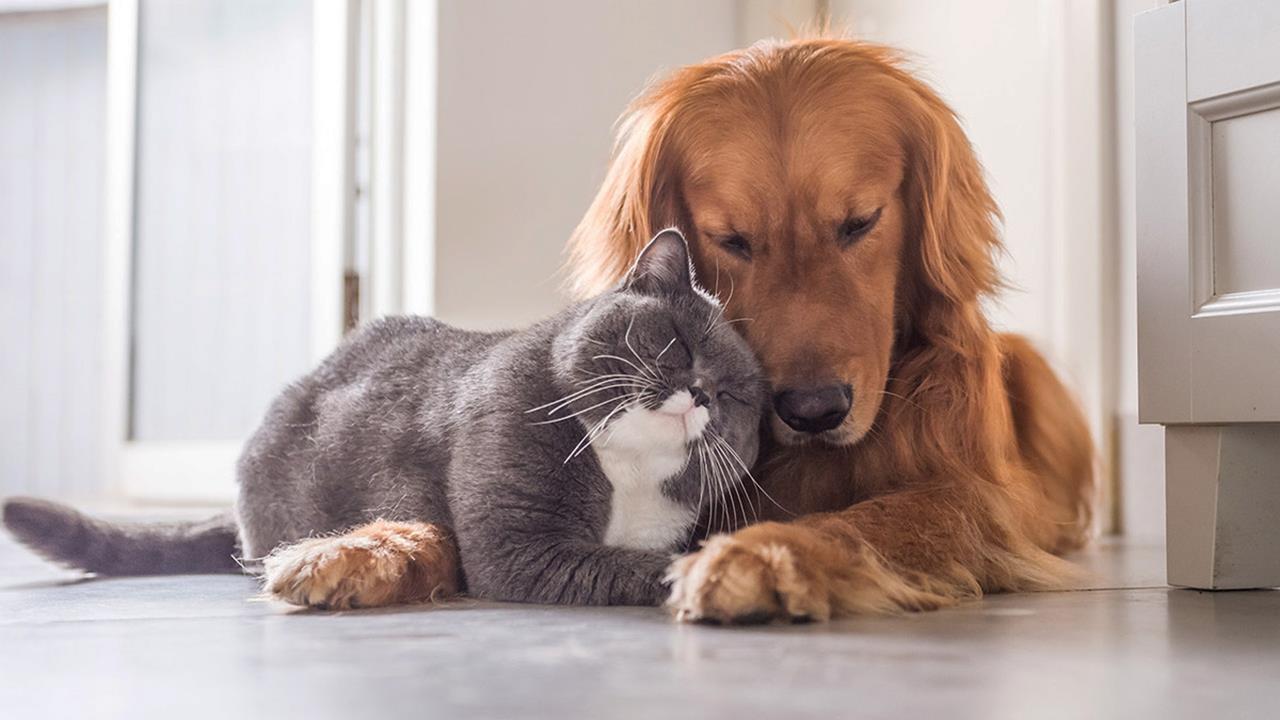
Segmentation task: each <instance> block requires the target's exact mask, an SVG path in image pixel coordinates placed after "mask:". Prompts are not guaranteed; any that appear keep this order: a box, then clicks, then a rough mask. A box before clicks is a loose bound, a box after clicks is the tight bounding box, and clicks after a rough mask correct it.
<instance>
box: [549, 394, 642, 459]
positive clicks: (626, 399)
mask: <svg viewBox="0 0 1280 720" xmlns="http://www.w3.org/2000/svg"><path fill="white" fill-rule="evenodd" d="M634 399H635V395H634V394H630V395H623V396H622V397H621V398H618V400H617V402H618V404H617V406H615V407H614V408H613V409H612V410H610V411H609V412H608V413H607V414H605V416H604V417H602V418H600V420H599V421H598V422H596V424H595V425H592V426H591V428H590V429H588V430H587V432H586V434H585V435H583V436H582V439H581V440H579V441H578V444H577V445H576V446H575V447H574V448H573V450H572V451H571V452H570V453H569V456H568V457H566V458H565V459H564V464H566V465H567V464H569V461H570V460H572V459H574V458H575V457H577V456H578V455H581V454H582V453H583V452H585V451H586V449H587V448H589V447H591V444H592V443H594V442H595V441H596V438H598V437H600V434H601V433H602V432H603V431H604V429H605V427H607V426H608V424H609V420H611V419H612V418H613V416H614V415H617V414H618V411H619V410H623V409H624V408H626V407H627V406H628V405H629V404H630V403H631V402H633V401H634Z"/></svg>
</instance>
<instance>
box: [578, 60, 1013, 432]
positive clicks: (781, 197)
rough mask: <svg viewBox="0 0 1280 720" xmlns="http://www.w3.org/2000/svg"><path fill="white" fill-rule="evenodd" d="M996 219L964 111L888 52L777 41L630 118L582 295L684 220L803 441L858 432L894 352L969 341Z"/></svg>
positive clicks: (603, 196)
mask: <svg viewBox="0 0 1280 720" xmlns="http://www.w3.org/2000/svg"><path fill="white" fill-rule="evenodd" d="M997 221H998V213H997V210H996V207H995V204H994V203H993V201H992V199H991V196H990V193H989V191H988V189H987V186H986V183H985V181H984V179H983V175H982V169H981V167H980V166H979V164H978V162H977V160H976V158H975V157H974V154H973V151H972V148H971V146H970V145H969V142H968V140H967V139H966V137H965V135H964V133H963V131H962V130H961V128H960V126H959V123H958V122H957V120H956V118H955V115H954V114H953V113H952V111H951V110H950V109H949V108H948V107H947V106H946V104H945V103H943V102H942V101H941V100H940V99H939V98H938V96H937V95H936V94H935V93H934V92H933V91H932V90H930V89H929V88H928V87H927V86H926V85H924V84H923V83H921V82H920V81H919V80H917V79H915V78H913V77H912V76H911V75H910V74H909V73H907V72H906V71H904V70H903V69H901V66H900V63H899V62H898V60H897V58H896V56H895V55H894V53H893V52H892V51H890V50H888V49H885V48H882V47H879V46H874V45H868V44H864V43H857V42H851V41H845V40H830V39H819V40H803V41H795V42H790V43H772V44H759V45H756V46H753V47H751V48H748V49H746V50H742V51H738V52H733V53H729V54H727V55H724V56H720V57H717V58H713V59H711V60H709V61H707V62H706V63H703V64H700V65H694V66H690V67H686V68H683V69H681V70H678V71H676V72H675V73H674V74H672V75H671V76H669V77H667V78H665V79H664V80H661V81H659V82H658V83H657V84H656V85H654V86H653V87H651V88H649V89H648V90H647V91H646V92H645V93H644V94H643V95H642V96H641V97H640V98H639V99H638V100H637V101H636V102H635V104H634V105H633V106H632V108H631V109H630V110H629V111H628V113H627V115H626V116H625V117H624V118H623V121H622V125H621V129H620V135H619V139H618V145H617V148H616V150H615V157H614V160H613V163H612V165H611V167H610V170H609V173H608V176H607V178H606V179H605V183H604V186H603V187H602V188H601V190H600V193H599V194H598V195H597V197H596V199H595V201H594V203H593V204H592V206H591V208H590V210H589V211H588V213H587V215H586V217H585V218H584V219H583V221H582V224H581V225H580V226H579V227H578V229H577V231H576V232H575V234H574V237H573V239H572V241H571V252H572V258H573V259H572V271H573V273H574V277H575V281H576V283H577V287H578V289H579V290H580V291H581V292H583V293H590V292H595V291H597V290H599V289H601V288H603V287H606V286H607V285H608V284H610V283H612V282H614V281H615V280H616V279H617V278H619V277H621V276H622V274H623V273H625V272H626V269H627V267H628V266H629V263H630V262H631V261H632V259H633V258H634V256H635V254H636V252H638V250H639V248H640V247H641V246H642V245H643V243H644V241H645V240H646V239H647V238H648V237H649V235H650V234H651V233H652V232H653V231H654V230H655V229H659V228H662V227H665V226H668V225H678V226H679V227H681V228H683V229H684V230H685V232H686V234H687V236H688V238H689V241H690V244H691V248H692V252H693V256H694V257H693V259H694V263H695V265H696V267H697V270H698V274H699V277H700V278H701V279H702V281H703V283H704V284H706V285H708V286H709V289H711V290H713V291H714V292H715V293H716V294H717V295H718V296H719V297H720V298H721V299H722V300H723V301H724V302H725V303H726V304H727V312H726V314H725V318H726V320H727V321H731V322H738V323H739V325H738V327H739V329H740V330H741V331H742V333H743V334H744V335H745V336H746V337H747V339H748V340H749V342H750V343H751V345H752V347H753V348H754V349H755V350H756V352H757V353H758V354H759V356H760V360H761V363H762V365H763V366H764V368H765V371H766V373H767V375H768V377H769V380H770V382H771V384H772V388H773V393H774V395H773V407H774V413H773V416H772V426H773V429H774V433H775V436H776V437H777V438H778V439H779V440H781V441H782V442H785V443H797V442H802V441H804V440H807V439H811V438H817V439H820V440H822V441H824V442H826V443H829V444H833V445H848V444H851V443H855V442H857V441H858V440H859V439H861V438H862V437H863V436H864V435H865V434H866V433H867V431H868V429H869V428H871V426H872V424H873V423H874V422H875V420H876V417H877V414H878V413H879V411H880V408H881V405H882V400H883V398H884V397H885V396H886V394H887V390H886V383H887V380H888V378H889V374H890V371H891V365H892V363H893V361H894V358H895V353H896V352H900V351H902V350H904V349H907V348H911V347H918V346H923V345H931V346H935V347H946V346H948V345H951V346H955V345H958V344H963V343H965V342H968V341H969V337H970V336H971V335H972V334H971V333H966V332H965V330H966V328H968V327H971V326H972V325H973V323H974V322H976V313H978V301H979V299H980V298H981V297H982V296H983V295H984V294H987V293H990V292H992V291H993V290H994V289H995V288H996V287H997V284H998V276H997V273H996V270H995V266H994V263H993V258H992V255H993V251H994V250H995V249H996V248H997V246H998V242H999V241H998V236H997V232H996V222H997Z"/></svg>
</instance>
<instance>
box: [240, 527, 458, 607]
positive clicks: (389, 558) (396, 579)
mask: <svg viewBox="0 0 1280 720" xmlns="http://www.w3.org/2000/svg"><path fill="white" fill-rule="evenodd" d="M263 568H264V576H265V577H264V579H265V589H266V591H267V592H268V593H270V594H271V595H273V596H275V597H277V598H279V599H281V600H284V601H286V602H290V603H294V604H295V605H306V606H310V607H317V608H325V609H346V608H357V607H377V606H382V605H396V604H401V603H411V602H418V601H422V600H429V599H434V598H438V597H447V596H449V595H452V594H454V593H456V592H458V579H457V578H458V548H457V545H456V544H455V542H454V539H453V535H452V534H451V533H450V532H449V531H448V530H446V529H444V528H441V527H439V526H437V525H429V524H426V523H403V522H388V521H385V520H377V521H375V522H371V523H369V524H367V525H361V526H360V527H357V528H355V529H353V530H351V531H349V532H347V533H345V534H342V535H334V536H329V537H320V538H312V539H309V540H302V541H300V542H297V543H294V544H292V545H285V546H282V547H279V548H277V549H276V550H274V551H273V552H272V553H271V554H270V555H268V556H267V558H266V559H265V560H264V562H263Z"/></svg>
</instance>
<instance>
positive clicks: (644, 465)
mask: <svg viewBox="0 0 1280 720" xmlns="http://www.w3.org/2000/svg"><path fill="white" fill-rule="evenodd" d="M695 412H701V413H704V414H705V412H706V410H705V409H704V408H698V409H697V410H695ZM700 422H701V424H702V425H705V420H704V419H700ZM698 431H699V432H701V427H700V426H699V428H698ZM685 434H686V430H685V428H684V427H683V426H682V425H681V424H680V422H679V421H678V420H673V419H672V417H671V416H670V415H663V414H661V413H658V412H654V411H646V410H632V411H629V412H627V413H626V414H624V415H623V416H622V417H621V418H619V419H618V420H617V421H616V422H615V423H613V425H611V426H610V429H609V430H607V431H606V432H605V434H604V436H602V437H601V439H600V441H598V442H597V443H595V444H594V445H593V446H592V448H593V449H594V450H595V454H596V458H597V459H598V460H599V461H600V467H601V468H602V469H603V470H604V474H605V477H607V478H608V479H609V483H610V484H611V485H612V486H613V496H612V506H611V508H610V513H609V524H608V526H607V528H606V529H605V534H604V542H605V544H606V545H614V546H618V547H628V548H635V549H639V550H656V551H669V550H672V549H674V547H675V546H676V544H677V543H679V542H681V541H683V540H684V539H685V538H686V537H687V535H688V533H689V528H690V527H691V526H692V524H693V521H694V520H695V518H694V514H695V511H694V508H692V507H686V506H683V505H681V504H679V503H676V502H674V501H672V500H671V499H670V498H668V497H667V496H666V495H664V494H663V492H662V485H663V483H664V482H665V481H666V480H668V479H669V478H671V477H673V476H675V475H676V473H679V472H680V471H682V470H683V469H684V466H685V463H686V462H688V450H687V448H686V445H685V441H686V437H685Z"/></svg>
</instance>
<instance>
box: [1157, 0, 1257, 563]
mask: <svg viewBox="0 0 1280 720" xmlns="http://www.w3.org/2000/svg"><path fill="white" fill-rule="evenodd" d="M1135 48H1136V53H1137V55H1136V61H1135V68H1136V86H1135V90H1136V107H1135V123H1136V129H1137V193H1138V195H1137V211H1138V242H1139V258H1138V296H1139V311H1138V313H1139V314H1138V340H1139V410H1140V417H1141V419H1142V420H1143V421H1144V422H1154V423H1161V424H1164V425H1166V426H1167V430H1166V467H1167V469H1166V473H1167V476H1166V486H1167V502H1168V516H1167V517H1168V544H1169V581H1170V582H1171V583H1173V584H1175V585H1189V586H1194V587H1203V588H1232V587H1259V586H1274V585H1280V522H1277V521H1276V520H1275V519H1274V518H1275V517H1277V516H1278V515H1280V424H1278V423H1280V3H1276V2H1274V1H1273V0H1185V1H1184V2H1179V3H1176V4H1172V5H1168V6H1166V7H1162V8H1158V9H1156V10H1153V11H1150V12H1148V13H1145V14H1143V15H1141V16H1139V17H1138V20H1137V23H1136V35H1135Z"/></svg>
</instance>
